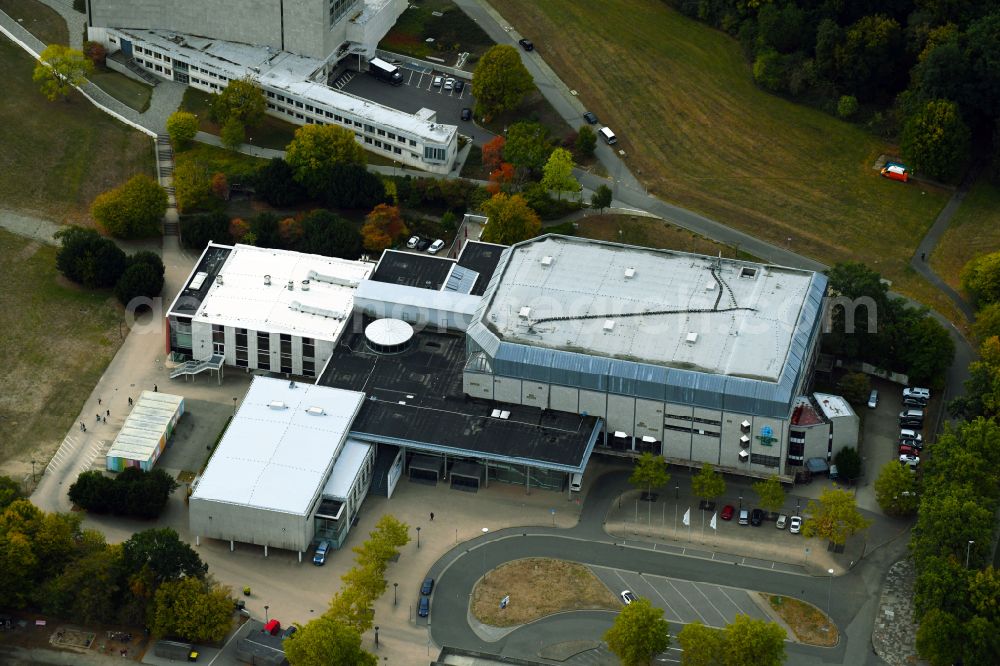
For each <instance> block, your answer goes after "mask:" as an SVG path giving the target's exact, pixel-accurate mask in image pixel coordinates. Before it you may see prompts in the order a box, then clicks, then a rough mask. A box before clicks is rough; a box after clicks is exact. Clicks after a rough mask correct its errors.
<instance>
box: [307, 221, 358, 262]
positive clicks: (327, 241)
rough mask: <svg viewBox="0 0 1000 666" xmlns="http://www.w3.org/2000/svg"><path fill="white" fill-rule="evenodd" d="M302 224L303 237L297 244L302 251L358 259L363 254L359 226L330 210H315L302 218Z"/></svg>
mask: <svg viewBox="0 0 1000 666" xmlns="http://www.w3.org/2000/svg"><path fill="white" fill-rule="evenodd" d="M301 226H302V237H301V238H300V239H299V241H298V242H297V243H296V245H295V247H296V248H297V249H298V250H299V251H301V252H310V253H312V254H322V255H324V256H327V257H340V258H342V259H357V258H358V255H360V254H361V234H359V233H358V230H357V228H356V227H355V226H354V225H353V224H351V223H350V222H348V221H347V220H345V219H343V218H341V217H337V216H336V215H334V214H333V213H331V212H330V211H328V210H314V211H313V212H311V213H309V214H308V215H306V216H305V217H304V218H302V225H301Z"/></svg>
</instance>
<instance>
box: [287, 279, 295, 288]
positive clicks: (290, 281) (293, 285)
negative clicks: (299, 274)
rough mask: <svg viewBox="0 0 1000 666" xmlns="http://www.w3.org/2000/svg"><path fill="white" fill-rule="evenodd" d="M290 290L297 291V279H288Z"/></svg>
mask: <svg viewBox="0 0 1000 666" xmlns="http://www.w3.org/2000/svg"><path fill="white" fill-rule="evenodd" d="M288 291H295V281H294V280H289V281H288Z"/></svg>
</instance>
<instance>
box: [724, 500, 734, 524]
mask: <svg viewBox="0 0 1000 666" xmlns="http://www.w3.org/2000/svg"><path fill="white" fill-rule="evenodd" d="M734 513H736V507H734V506H733V505H732V504H727V505H726V506H724V507H722V519H723V520H732V519H733V514H734Z"/></svg>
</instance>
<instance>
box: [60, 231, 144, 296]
mask: <svg viewBox="0 0 1000 666" xmlns="http://www.w3.org/2000/svg"><path fill="white" fill-rule="evenodd" d="M55 238H56V240H58V241H60V247H59V250H58V251H57V252H56V268H58V269H59V272H60V273H62V274H63V275H64V276H65V277H66V278H67V279H68V280H72V281H73V282H76V283H78V284H82V285H85V286H87V287H98V288H105V287H111V286H114V285H115V284H116V283H117V282H118V279H119V278H120V277H121V276H122V273H124V272H125V268H126V266H127V263H128V259H127V258H126V256H125V253H124V252H123V251H122V249H121V248H119V247H118V246H117V245H115V243H114V241H112V240H111V239H109V238H103V237H101V235H100V234H98V233H97V232H96V231H94V230H93V229H84V228H83V227H78V226H69V227H64V228H62V229H60V230H59V231H57V232H56V233H55Z"/></svg>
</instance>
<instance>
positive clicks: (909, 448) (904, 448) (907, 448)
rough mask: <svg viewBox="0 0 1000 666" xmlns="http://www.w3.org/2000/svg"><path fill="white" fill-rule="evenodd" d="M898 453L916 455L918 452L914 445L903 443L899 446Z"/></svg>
mask: <svg viewBox="0 0 1000 666" xmlns="http://www.w3.org/2000/svg"><path fill="white" fill-rule="evenodd" d="M899 455H901V456H916V455H920V452H919V451H917V449H915V448H914V447H912V446H910V445H909V444H903V445H902V446H900V447H899Z"/></svg>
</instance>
